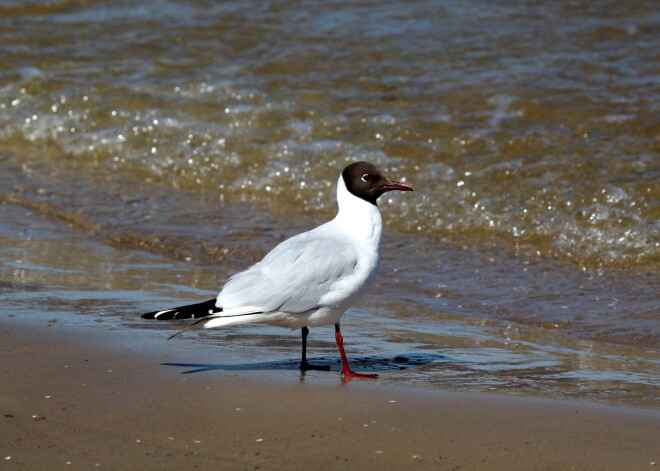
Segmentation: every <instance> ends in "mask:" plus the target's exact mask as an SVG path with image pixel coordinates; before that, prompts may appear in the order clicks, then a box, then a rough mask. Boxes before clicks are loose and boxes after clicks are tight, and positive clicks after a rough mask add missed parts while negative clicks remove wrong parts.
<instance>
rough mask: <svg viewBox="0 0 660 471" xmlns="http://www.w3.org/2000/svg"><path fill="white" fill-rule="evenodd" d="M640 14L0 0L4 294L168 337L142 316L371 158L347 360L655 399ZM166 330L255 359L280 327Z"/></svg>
mask: <svg viewBox="0 0 660 471" xmlns="http://www.w3.org/2000/svg"><path fill="white" fill-rule="evenodd" d="M659 22H660V12H658V9H657V7H656V5H655V2H653V1H651V0H648V1H638V2H634V3H632V4H630V3H627V4H626V5H625V7H624V6H623V4H620V3H618V2H613V1H602V2H595V3H594V2H582V1H574V2H569V3H557V2H542V1H541V2H523V3H520V2H514V3H509V2H499V1H498V2H479V1H475V2H442V3H438V2H431V1H430V0H426V1H423V0H416V1H412V2H405V3H404V4H399V3H387V2H384V3H383V2H381V3H378V4H372V3H369V2H352V3H350V4H346V3H340V2H314V1H310V2H303V3H302V4H301V3H299V2H287V1H284V2H273V3H269V2H261V3H259V4H258V5H257V4H253V3H244V2H205V1H193V2H187V3H185V4H179V3H173V2H167V1H164V0H146V1H144V2H141V3H140V5H139V6H138V7H136V6H134V3H133V2H102V1H91V0H90V1H68V0H61V1H55V2H36V1H34V2H11V1H9V2H7V1H6V2H2V4H1V5H0V199H1V200H2V201H4V203H5V204H4V205H3V206H2V214H3V216H2V219H1V221H2V223H3V235H2V237H3V240H2V244H0V257H2V266H1V267H0V271H1V273H2V278H1V279H0V282H2V285H3V292H4V295H3V297H4V298H6V299H7V300H9V304H8V306H9V307H8V308H6V307H3V308H0V309H2V312H5V313H6V312H9V311H11V312H14V310H15V312H16V315H19V314H20V315H21V316H24V317H29V318H31V317H32V316H36V317H35V319H39V321H40V322H41V321H43V320H44V319H46V318H48V319H51V318H57V319H60V320H59V322H72V323H89V325H90V326H92V327H93V326H94V325H96V324H95V320H102V321H104V322H107V323H108V324H106V325H110V326H115V327H118V326H120V325H121V326H123V327H125V326H129V327H131V328H134V329H155V330H156V331H157V335H164V334H165V333H166V332H163V330H168V332H169V331H170V330H169V328H168V327H164V326H161V325H158V326H153V325H145V323H143V322H141V321H139V320H138V319H136V318H135V314H136V313H139V312H142V311H144V310H150V309H155V308H158V307H162V306H164V305H165V306H167V305H169V303H171V302H175V303H176V302H180V301H182V300H184V299H185V300H190V301H191V302H192V301H194V300H195V299H199V298H200V297H201V298H202V299H203V298H204V297H205V296H213V295H214V293H215V292H216V291H217V289H218V288H219V286H221V285H222V283H223V282H224V280H225V279H226V278H227V277H228V276H229V275H231V274H232V273H233V272H235V271H236V270H239V269H241V268H244V267H245V266H246V265H248V264H249V263H252V262H255V261H257V260H258V259H259V258H260V257H261V256H262V255H263V254H264V253H265V252H266V251H267V250H268V249H270V248H271V247H273V246H274V245H275V244H276V243H277V242H278V241H280V240H282V239H283V238H285V237H288V236H290V235H292V234H294V233H296V232H299V231H302V230H306V229H309V228H311V227H313V226H314V225H316V224H318V223H321V222H323V221H325V220H327V219H328V218H330V217H332V215H333V212H334V204H335V203H334V198H333V195H334V185H335V183H336V179H337V176H338V173H339V171H340V170H341V168H342V167H343V166H344V165H345V163H346V162H348V161H353V160H358V159H364V160H370V161H373V162H374V163H377V164H378V165H379V166H381V167H383V168H384V169H386V170H387V173H388V174H390V175H391V176H392V177H393V178H395V179H401V180H404V181H407V182H408V183H410V184H411V185H412V186H413V187H414V188H415V190H416V191H415V193H412V194H410V193H408V194H397V195H394V194H388V198H384V199H383V201H382V203H381V210H382V212H383V216H384V220H385V222H386V231H385V240H384V247H383V263H382V268H381V273H380V275H379V278H378V282H377V285H376V286H374V287H373V289H371V290H370V292H369V294H368V295H367V296H366V297H365V298H364V300H363V301H362V303H361V304H360V305H359V306H358V307H356V309H354V310H352V311H351V312H350V313H349V315H347V316H346V318H345V321H344V325H345V326H346V327H345V330H346V337H347V343H349V342H350V345H351V347H350V350H351V356H354V357H358V360H359V358H360V357H362V358H366V357H368V360H365V361H363V362H360V361H358V365H361V367H363V368H367V369H369V368H372V369H384V371H386V372H387V373H383V375H384V376H386V378H385V379H384V381H394V382H396V381H402V382H405V383H410V384H416V385H426V386H430V387H438V386H439V387H452V388H453V387H456V388H459V389H461V388H467V389H469V390H474V389H479V390H487V389H489V388H493V389H495V390H510V391H515V392H521V393H540V394H542V395H548V394H553V395H566V396H570V397H582V398H594V399H597V400H604V401H612V402H625V403H640V404H642V403H649V402H653V398H654V397H655V394H657V392H656V391H657V384H658V380H659V373H658V359H659V355H658V348H657V345H658V343H659V342H658V331H659V318H660V316H659V313H660V299H659V296H658V286H659V284H658V268H659V265H660V263H659V262H660V257H659V254H660V241H659V238H658V234H659V233H660V222H659V221H660V214H659V212H658V208H659V206H658V199H659V196H660V190H659V188H660V185H658V176H659V174H660V172H659V170H660V164H659V162H660V158H659V152H658V145H657V142H658V137H659V133H660V120H659V117H658V114H657V110H658V108H659V105H660V103H659V97H660V79H658V76H657V74H655V72H654V70H655V69H656V68H657V64H658V56H657V50H658V49H659V46H660V42H659V41H658V39H657V34H655V31H657V25H658V23H659ZM44 216H45V217H46V218H44ZM283 221H285V224H283ZM35 303H36V304H37V305H40V306H41V305H43V306H47V309H46V313H42V314H39V311H40V310H41V309H35ZM6 306H7V305H6ZM79 313H82V314H84V315H83V316H77V315H73V314H79ZM39 316H45V317H39ZM51 316H52V317H51ZM67 319H68V320H67ZM137 332H142V331H141V330H140V331H137ZM312 336H313V338H312V341H313V342H314V347H313V348H312V351H316V352H318V355H319V356H322V357H324V358H330V359H329V360H328V361H331V362H332V361H334V360H336V353H335V347H334V344H333V342H332V341H331V340H332V333H331V329H330V330H328V331H324V329H318V330H315V331H314V332H313V333H312ZM177 341H180V342H189V343H190V344H191V346H193V347H194V346H199V344H203V345H205V346H208V347H209V348H211V349H213V351H214V352H215V351H216V349H220V351H221V352H222V355H226V357H223V358H225V360H226V365H242V364H243V365H248V366H246V368H247V367H249V365H254V364H260V363H263V362H264V361H265V360H264V359H270V358H271V357H272V356H273V355H278V359H277V360H276V362H277V361H279V362H281V361H285V360H287V359H288V360H290V359H292V358H295V357H296V355H297V349H298V341H299V340H298V334H295V335H292V334H289V333H288V332H286V331H284V330H279V329H273V328H270V327H263V326H262V327H259V326H257V327H253V326H249V327H248V326H246V327H240V328H237V329H232V330H228V331H219V332H213V333H207V334H206V336H204V337H199V336H197V335H196V334H191V335H188V336H185V337H184V338H182V339H179V340H177ZM230 341H231V344H232V349H231V350H228V349H227V348H225V347H226V344H227V343H228V342H230ZM223 346H225V347H223ZM265 347H267V348H265ZM273 351H274V352H275V354H273V353H272V352H273ZM294 353H296V354H294ZM396 358H399V359H398V360H396ZM200 361H202V360H200ZM223 364H225V362H224V361H223ZM278 365H279V366H278ZM282 365H284V366H282ZM287 365H288V366H287ZM266 366H268V365H266ZM289 366H290V365H289V364H288V363H286V361H285V363H284V364H282V363H278V364H277V365H272V364H271V365H270V367H273V368H279V367H284V368H288V367H289ZM413 366H414V367H413ZM398 367H402V368H404V369H402V370H397V368H398ZM654 388H656V389H654Z"/></svg>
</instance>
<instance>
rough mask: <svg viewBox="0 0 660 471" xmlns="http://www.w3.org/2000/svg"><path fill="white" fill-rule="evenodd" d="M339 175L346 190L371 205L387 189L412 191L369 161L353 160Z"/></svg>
mask: <svg viewBox="0 0 660 471" xmlns="http://www.w3.org/2000/svg"><path fill="white" fill-rule="evenodd" d="M341 176H342V177H343V178H344V183H345V184H346V189H347V190H348V191H350V192H351V193H352V194H353V195H355V196H357V197H358V198H362V199H363V200H365V201H368V202H369V203H371V204H373V205H375V204H376V200H377V199H378V197H379V196H380V195H382V194H383V193H386V192H388V191H392V190H399V191H413V189H412V188H411V187H410V186H408V185H406V184H405V183H399V182H395V181H392V180H390V179H389V178H387V177H386V176H385V175H384V174H383V172H382V171H381V170H380V169H379V168H378V167H376V166H375V165H374V164H370V163H369V162H355V163H354V164H351V165H349V166H348V167H346V168H345V169H344V171H343V172H342V173H341Z"/></svg>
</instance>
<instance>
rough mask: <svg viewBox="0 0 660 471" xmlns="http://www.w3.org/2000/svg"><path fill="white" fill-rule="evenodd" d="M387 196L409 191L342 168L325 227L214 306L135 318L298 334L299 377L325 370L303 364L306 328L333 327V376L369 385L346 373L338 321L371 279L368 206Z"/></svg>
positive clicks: (374, 222) (280, 253) (354, 167)
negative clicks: (337, 360)
mask: <svg viewBox="0 0 660 471" xmlns="http://www.w3.org/2000/svg"><path fill="white" fill-rule="evenodd" d="M392 190H400V191H413V189H412V188H411V187H410V186H408V185H406V184H405V183H399V182H395V181H392V180H390V179H388V178H387V177H386V176H385V175H384V174H383V172H382V171H381V170H380V169H379V168H377V167H376V166H375V165H373V164H370V163H368V162H356V163H353V164H351V165H349V166H347V167H346V168H345V169H344V170H343V171H342V173H341V175H340V177H339V181H338V183H337V203H338V205H339V212H338V213H337V216H336V217H335V218H334V219H333V220H331V221H329V222H327V223H325V224H323V225H321V226H319V227H317V228H315V229H312V230H311V231H308V232H303V233H302V234H298V235H296V236H294V237H291V238H290V239H287V240H285V241H284V242H282V243H281V244H279V245H278V246H277V247H275V248H274V249H273V250H272V251H271V252H270V253H268V255H266V256H265V257H264V258H263V260H261V261H260V262H258V263H256V264H254V265H252V266H251V267H250V268H248V269H247V270H245V271H242V272H240V273H237V274H235V275H234V276H232V277H231V278H230V279H229V281H227V283H226V284H225V285H224V287H223V288H222V290H221V291H220V293H219V294H218V296H217V298H215V299H211V300H209V301H205V302H201V303H197V304H190V305H187V306H181V307H177V308H173V309H166V310H162V311H155V312H150V313H147V314H143V315H142V317H143V318H144V319H158V320H165V319H191V318H202V319H200V320H199V321H197V322H196V323H195V324H201V325H203V327H204V328H206V329H211V328H215V327H223V326H228V325H235V324H248V323H265V324H271V325H279V326H283V327H289V328H291V329H301V330H302V361H301V363H300V369H301V370H308V369H323V370H328V369H329V366H315V365H311V364H309V363H307V357H306V353H307V352H306V350H307V348H306V347H307V334H308V332H309V330H308V327H315V326H322V325H330V324H334V325H335V339H336V341H337V346H338V348H339V353H340V354H341V360H342V372H341V374H342V375H343V376H344V377H346V378H375V377H376V376H377V375H366V374H359V373H354V372H352V371H351V369H350V367H349V366H348V361H347V360H346V353H345V352H344V347H343V338H342V335H341V331H340V328H339V319H340V318H341V316H342V314H344V311H346V309H348V308H349V306H351V305H352V304H353V303H354V302H355V301H356V300H357V299H358V298H359V297H360V295H362V293H363V292H364V290H365V288H366V287H367V286H368V285H369V283H370V282H371V281H372V280H373V279H374V276H375V275H376V271H377V270H378V264H379V261H380V242H381V232H382V220H381V216H380V211H379V210H378V206H377V205H376V201H377V200H378V198H379V197H380V196H381V195H382V194H383V193H385V192H388V191H392ZM195 324H193V325H195ZM186 330H187V329H186ZM175 335H176V334H175Z"/></svg>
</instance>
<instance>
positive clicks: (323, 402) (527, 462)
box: [0, 318, 660, 471]
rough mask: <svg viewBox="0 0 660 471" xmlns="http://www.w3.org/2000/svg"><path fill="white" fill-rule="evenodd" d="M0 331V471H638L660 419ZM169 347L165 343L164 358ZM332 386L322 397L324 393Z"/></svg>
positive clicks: (54, 332)
mask: <svg viewBox="0 0 660 471" xmlns="http://www.w3.org/2000/svg"><path fill="white" fill-rule="evenodd" d="M110 337H112V334H109V333H107V332H106V333H102V332H101V333H99V334H98V336H95V338H90V337H89V335H87V336H86V337H84V338H83V336H82V335H81V334H80V333H79V332H76V331H75V330H71V329H66V328H58V327H56V326H53V327H48V328H46V327H43V328H39V327H27V326H25V325H24V324H21V323H18V322H14V321H12V319H6V318H5V319H2V324H1V327H0V352H1V354H2V362H3V365H4V367H3V368H2V369H1V370H0V375H1V377H0V384H2V388H1V395H0V413H1V414H2V416H1V417H0V420H1V421H2V426H1V427H0V449H1V450H2V453H1V454H2V456H1V458H2V461H1V462H2V469H8V470H10V469H20V470H39V469H131V468H132V469H228V470H229V469H236V470H239V469H240V470H243V469H378V470H401V469H449V470H457V469H461V470H477V469H484V470H496V469H508V470H517V469H519V470H555V469H576V470H609V469H611V470H617V471H620V470H643V469H654V468H653V466H654V464H653V463H654V462H656V461H658V460H659V459H660V457H659V456H658V448H657V443H658V441H657V439H658V426H659V424H660V420H659V419H660V414H658V413H657V412H656V411H653V410H646V409H633V408H616V407H609V406H599V405H592V404H584V403H579V402H573V401H552V400H540V399H530V398H525V397H505V396H499V395H478V394H458V393H446V392H441V391H424V390H412V389H405V388H397V387H395V386H391V385H388V386H379V383H378V382H377V381H355V380H354V381H351V382H350V383H346V384H344V383H342V382H341V380H340V378H339V377H338V376H336V378H335V375H336V373H334V372H331V373H327V375H328V376H327V377H328V378H330V379H329V380H326V381H325V382H324V383H322V384H318V382H317V383H316V384H309V383H308V382H305V381H302V380H301V381H297V382H294V381H288V382H287V381H277V380H276V379H275V377H274V376H271V377H269V376H268V375H274V374H277V372H271V373H268V374H266V375H263V374H254V375H251V376H253V378H254V379H249V378H248V377H246V375H235V374H229V373H227V372H222V371H207V372H201V373H199V374H189V375H182V374H181V370H180V369H173V368H170V367H167V366H163V365H162V364H163V363H167V362H171V361H172V355H170V354H168V353H167V352H166V351H165V350H159V349H158V348H152V347H150V348H140V347H135V346H131V345H135V344H134V343H130V344H129V346H128V347H126V348H122V349H121V350H113V349H112V348H111V347H110V344H111V343H112V342H116V339H114V340H112V339H111V338H110ZM171 345H172V344H167V346H168V347H169V348H171ZM335 379H336V384H335V382H334V380H335Z"/></svg>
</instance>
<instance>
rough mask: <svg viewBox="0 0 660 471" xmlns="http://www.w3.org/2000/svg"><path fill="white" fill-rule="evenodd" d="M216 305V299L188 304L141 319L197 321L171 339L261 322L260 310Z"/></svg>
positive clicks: (151, 313) (250, 307)
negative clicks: (226, 308) (224, 307)
mask: <svg viewBox="0 0 660 471" xmlns="http://www.w3.org/2000/svg"><path fill="white" fill-rule="evenodd" d="M215 303H216V300H215V298H214V299H209V300H208V301H204V302H201V303H196V304H188V305H186V306H179V307H175V308H172V309H164V310H162V311H153V312H147V313H146V314H142V315H141V316H140V317H141V318H142V319H156V320H159V321H163V320H171V319H197V320H196V321H195V322H193V323H192V324H190V325H189V326H188V327H186V328H185V329H183V330H180V331H179V332H177V333H176V334H174V335H172V336H170V337H169V338H170V339H171V338H173V337H176V336H177V335H179V334H182V333H184V332H186V331H188V330H191V329H200V328H202V327H211V328H212V327H220V326H225V325H234V324H244V323H247V322H250V321H258V320H261V318H260V317H257V314H260V313H261V312H262V311H261V309H260V308H257V307H252V306H247V307H242V308H238V309H228V310H226V311H225V310H223V308H221V307H217V306H216V305H215ZM211 321H213V322H211ZM207 323H208V324H209V325H208V326H207V325H206V324H207Z"/></svg>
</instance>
